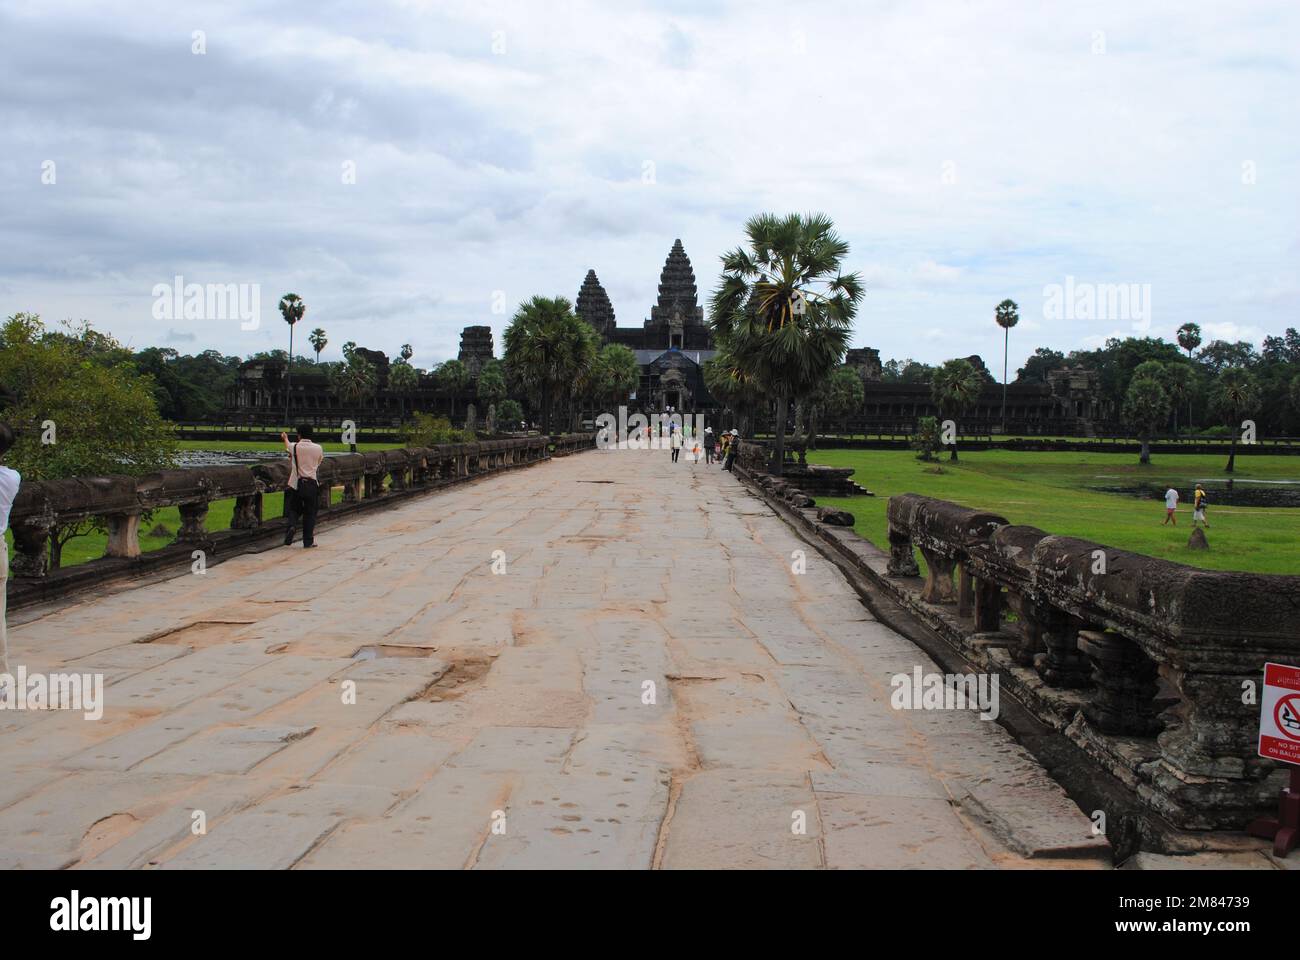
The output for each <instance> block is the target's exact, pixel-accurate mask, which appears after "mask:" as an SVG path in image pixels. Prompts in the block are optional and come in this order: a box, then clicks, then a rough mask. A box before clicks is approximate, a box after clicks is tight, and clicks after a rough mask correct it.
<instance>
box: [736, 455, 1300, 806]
mask: <svg viewBox="0 0 1300 960" xmlns="http://www.w3.org/2000/svg"><path fill="white" fill-rule="evenodd" d="M747 479H750V480H751V482H754V483H756V484H757V485H758V486H759V489H760V490H762V491H763V492H764V493H765V494H766V495H767V497H768V499H769V502H773V503H774V505H776V506H777V507H778V508H779V510H780V512H782V513H783V514H784V515H786V517H787V519H791V520H793V521H794V522H795V523H796V524H797V525H798V526H800V527H801V528H802V529H803V530H804V532H805V533H806V534H808V535H810V536H812V537H815V538H816V540H817V541H819V542H821V543H823V544H824V545H825V546H826V547H827V549H828V552H829V553H830V554H831V555H832V556H833V557H835V559H836V560H837V562H840V563H841V565H842V566H844V567H846V570H848V571H856V572H857V573H860V574H861V575H862V576H863V578H864V579H865V580H866V581H868V582H870V583H871V584H873V585H874V586H875V587H878V588H881V589H882V590H883V591H884V593H885V594H887V595H888V596H889V597H891V598H892V599H893V600H895V601H897V602H898V604H899V605H901V606H902V607H903V608H904V609H906V610H907V611H909V612H910V613H912V614H913V615H915V616H916V617H917V618H918V619H919V620H920V621H921V622H922V623H923V624H925V625H926V626H927V627H928V628H930V629H931V630H932V631H933V632H934V633H935V634H937V635H938V636H939V637H941V638H942V640H943V641H944V642H945V643H946V644H947V645H949V646H950V647H951V648H952V649H953V650H955V651H956V652H957V653H958V654H959V655H960V658H961V659H962V660H964V661H965V662H966V663H968V664H969V665H970V666H971V667H973V668H974V669H977V670H981V671H985V672H993V673H996V674H998V676H999V682H1000V685H1001V689H1002V690H1003V691H1004V692H1006V693H1010V694H1011V696H1013V697H1014V698H1015V699H1016V701H1017V702H1019V703H1020V704H1021V705H1023V706H1024V707H1025V708H1026V709H1027V710H1028V711H1029V712H1030V713H1031V714H1032V715H1033V716H1034V717H1035V718H1037V720H1038V721H1041V722H1042V723H1044V724H1046V725H1047V726H1048V727H1050V728H1051V729H1053V730H1055V731H1057V732H1058V733H1059V734H1061V735H1062V736H1064V737H1065V738H1067V739H1068V740H1069V741H1071V742H1072V743H1073V744H1074V745H1075V746H1076V747H1077V748H1078V749H1079V751H1081V753H1082V755H1083V756H1085V757H1086V759H1087V762H1090V763H1092V764H1095V765H1097V766H1098V767H1100V768H1101V769H1103V770H1105V771H1106V772H1107V773H1108V774H1110V775H1111V776H1112V777H1113V778H1115V780H1117V781H1118V782H1119V783H1120V784H1122V785H1123V786H1124V787H1126V788H1127V789H1128V791H1129V792H1130V794H1131V796H1132V797H1134V798H1136V802H1137V803H1139V804H1141V806H1142V807H1144V808H1145V809H1146V810H1147V811H1149V813H1150V814H1154V815H1155V816H1156V817H1158V818H1159V819H1160V820H1161V821H1163V822H1165V823H1168V824H1172V825H1173V826H1175V827H1177V828H1179V829H1182V830H1223V829H1227V830H1234V831H1239V830H1242V829H1244V828H1245V826H1246V825H1247V823H1249V822H1250V821H1251V820H1252V819H1253V818H1254V817H1255V816H1256V815H1259V814H1261V813H1266V812H1270V811H1272V810H1273V809H1274V808H1275V807H1276V803H1277V796H1278V792H1279V790H1280V789H1281V788H1282V786H1283V785H1284V784H1285V781H1286V772H1285V771H1284V770H1281V769H1278V767H1277V766H1276V765H1275V764H1274V763H1272V762H1271V761H1268V760H1264V759H1262V758H1260V757H1259V756H1258V755H1257V753H1256V743H1257V734H1258V727H1259V706H1258V703H1257V695H1258V692H1259V690H1260V688H1261V686H1262V679H1263V670H1264V664H1265V663H1266V662H1280V663H1290V664H1294V663H1300V629H1298V628H1300V577H1298V576H1279V575H1266V574H1252V573H1239V572H1226V571H1215V570H1202V569H1199V568H1196V567H1189V566H1185V565H1183V564H1178V563H1172V562H1170V561H1166V560H1161V559H1158V558H1155V557H1148V556H1143V555H1141V554H1135V553H1131V552H1128V551H1124V550H1117V549H1115V548H1113V547H1109V546H1106V545H1104V544H1099V543H1094V542H1092V541H1088V540H1081V539H1077V538H1073V537H1060V536H1053V535H1051V534H1049V533H1047V532H1045V531H1043V530H1039V529H1037V528H1035V527H1029V526H1021V525H1015V524H1011V523H1009V522H1008V521H1007V520H1006V518H1004V517H1001V516H999V515H997V514H994V513H990V512H987V511H982V510H974V509H970V508H968V507H963V506H960V505H958V504H955V503H949V502H947V501H942V500H936V499H932V498H929V497H922V496H919V495H916V494H905V495H903V496H897V497H892V498H890V501H889V508H888V518H889V528H888V530H889V532H888V545H887V546H888V553H885V552H883V551H882V550H880V549H878V548H877V547H876V546H875V545H873V544H871V543H870V542H868V541H866V540H864V539H863V538H862V537H860V536H858V535H857V534H856V533H854V532H853V530H852V529H851V525H852V522H853V518H852V517H851V516H849V515H847V514H844V513H842V512H838V511H828V510H825V509H818V508H817V507H816V504H815V501H814V500H813V499H812V498H810V497H808V496H807V495H806V493H805V492H803V491H801V490H799V489H798V488H797V487H795V486H794V485H793V484H792V483H791V482H789V481H782V480H775V479H774V478H771V477H767V476H764V475H762V474H759V473H755V474H753V475H752V476H749V477H747ZM917 551H919V552H920V554H921V555H922V557H923V558H924V561H925V569H924V576H922V575H921V569H920V566H919V565H918V563H917V560H916V552H917ZM1252 689H1253V690H1254V691H1255V693H1256V699H1254V700H1252V698H1251V697H1249V696H1247V695H1246V694H1247V693H1248V691H1250V690H1252Z"/></svg>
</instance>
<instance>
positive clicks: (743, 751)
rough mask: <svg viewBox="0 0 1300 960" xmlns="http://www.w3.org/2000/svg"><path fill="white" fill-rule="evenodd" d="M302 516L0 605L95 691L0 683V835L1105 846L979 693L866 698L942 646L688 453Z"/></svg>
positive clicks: (576, 848)
mask: <svg viewBox="0 0 1300 960" xmlns="http://www.w3.org/2000/svg"><path fill="white" fill-rule="evenodd" d="M318 543H319V547H318V549H316V550H312V551H305V550H302V549H297V548H290V549H279V548H277V549H273V550H268V551H266V552H263V553H260V554H250V555H246V556H240V557H237V558H234V559H231V560H229V561H227V562H224V563H220V564H217V565H212V566H209V568H208V571H207V573H206V574H205V575H202V576H199V575H193V574H190V573H189V572H186V573H184V574H182V575H178V576H176V577H174V578H173V579H170V580H166V581H162V582H156V583H152V584H147V585H134V586H130V587H127V588H122V589H115V590H112V591H110V592H108V593H107V594H106V595H103V596H99V597H95V598H87V599H84V600H80V601H73V602H69V603H67V604H65V605H62V606H61V607H59V608H58V609H56V610H54V611H51V612H48V613H45V614H44V615H42V616H40V617H39V618H38V619H34V620H31V621H30V622H28V623H25V624H22V625H20V626H17V627H16V628H14V629H12V630H11V632H10V647H11V660H12V662H13V664H14V665H15V666H16V665H17V664H20V663H21V664H25V665H26V666H27V668H28V670H29V671H38V670H39V671H53V670H76V671H79V672H92V673H102V674H103V675H104V681H105V684H106V687H105V701H106V703H105V709H104V713H103V716H102V718H101V719H99V720H86V719H83V717H82V716H81V714H79V713H78V714H73V713H69V712H16V711H5V712H3V713H0V718H2V719H0V762H2V763H3V767H4V771H5V776H4V777H3V778H0V839H2V840H3V842H2V843H0V865H3V866H7V867H29V868H30V867H38V868H66V867H73V868H75V867H113V868H179V869H185V868H249V867H263V868H282V869H289V868H300V869H307V868H318V869H319V868H340V867H392V868H428V867H446V868H534V867H572V868H583V867H588V868H611V867H612V868H642V869H644V868H652V867H653V868H701V867H703V868H709V867H724V868H726V867H735V868H805V867H806V868H827V867H829V868H864V867H868V868H869V867H917V868H931V867H941V868H988V867H1019V868H1023V867H1036V866H1061V865H1069V866H1072V867H1080V868H1096V867H1103V866H1108V865H1109V862H1110V858H1109V848H1108V846H1107V844H1106V842H1105V840H1104V839H1103V838H1098V837H1095V836H1094V835H1093V830H1092V823H1091V821H1090V820H1089V818H1088V817H1087V816H1085V815H1084V813H1083V812H1082V811H1080V810H1079V809H1078V808H1077V807H1076V806H1075V804H1074V803H1072V802H1071V801H1070V800H1069V799H1068V798H1067V797H1066V796H1065V794H1064V793H1063V792H1062V790H1061V789H1060V787H1059V786H1058V785H1057V784H1056V783H1055V782H1054V781H1052V780H1051V778H1050V777H1048V776H1047V775H1046V774H1045V773H1044V771H1043V770H1042V769H1041V767H1039V766H1038V764H1037V763H1036V762H1035V761H1034V760H1033V758H1032V757H1031V756H1030V755H1029V754H1028V753H1026V752H1025V751H1024V750H1023V749H1022V748H1020V747H1019V746H1018V745H1017V744H1016V743H1015V742H1014V741H1013V740H1012V739H1011V738H1010V737H1009V735H1008V734H1007V733H1006V732H1005V731H1004V730H1002V729H1001V728H1000V727H998V726H997V725H996V724H994V723H991V722H987V721H982V720H980V719H979V718H978V716H977V715H976V714H975V713H974V712H968V711H960V712H956V711H953V712H942V711H940V712H926V711H900V710H894V709H893V708H892V707H891V706H890V702H889V700H890V696H889V695H890V686H889V678H890V677H891V676H893V675H894V674H899V673H902V674H909V675H910V674H911V672H912V670H913V669H914V668H915V667H917V666H919V667H921V668H922V670H923V671H925V672H939V670H938V668H937V667H936V666H935V665H934V664H933V663H932V662H931V661H930V660H929V659H928V658H927V657H926V656H925V655H924V654H923V653H922V652H921V651H919V650H918V649H917V648H915V647H914V646H913V645H912V644H911V643H909V642H908V641H906V640H905V639H903V638H902V637H900V636H898V635H897V634H895V633H894V632H893V631H891V630H890V629H889V628H887V627H886V626H884V625H883V624H881V623H879V622H877V621H876V620H875V619H874V618H873V617H872V616H871V614H870V612H869V611H868V610H867V608H866V607H865V606H863V605H862V604H861V603H860V602H859V601H858V599H857V597H856V595H855V594H854V592H853V591H852V589H851V588H850V587H849V585H848V584H847V583H846V582H845V581H844V579H843V578H842V577H841V575H840V574H839V573H838V572H837V571H836V569H835V568H834V566H832V565H831V564H830V563H829V562H828V561H826V560H825V559H823V558H822V557H821V556H820V555H819V554H817V553H816V552H815V551H814V550H813V549H812V548H811V547H809V546H808V545H807V544H806V543H804V542H803V541H801V540H800V539H798V538H797V537H796V536H795V535H794V534H793V532H792V531H791V530H790V529H789V528H788V527H787V526H786V525H785V524H784V523H783V522H781V521H780V520H779V519H778V518H777V517H776V516H774V515H773V514H772V513H771V512H770V511H769V510H768V509H767V508H766V507H765V506H764V505H763V504H762V503H761V502H759V501H758V500H756V499H755V498H754V497H752V496H751V495H750V494H749V493H748V492H747V491H746V490H745V489H744V488H743V487H742V486H741V485H740V484H739V483H738V482H737V481H736V479H735V478H734V477H733V476H731V475H730V474H726V473H723V472H722V471H720V470H719V469H717V468H716V467H707V466H705V465H704V464H700V465H698V466H695V465H692V464H690V463H689V462H686V461H683V462H682V463H679V464H675V465H674V464H673V463H671V461H670V458H669V455H668V453H667V452H666V451H664V452H660V451H610V452H595V453H586V454H582V455H579V456H572V457H567V458H564V459H559V460H556V461H553V462H550V463H546V464H542V465H539V466H537V467H534V468H530V469H527V470H521V471H517V472H513V473H510V474H506V475H502V476H499V477H492V478H487V479H485V480H483V481H481V482H478V483H475V484H471V485H467V486H465V487H461V488H457V489H455V490H452V491H448V492H446V493H439V494H433V495H430V496H427V497H423V498H419V499H417V500H414V501H411V502H408V503H406V504H403V505H401V506H398V507H395V508H394V509H391V510H388V511H384V512H380V513H376V514H374V515H371V516H361V517H357V518H354V519H352V520H350V521H346V522H342V523H339V524H338V525H335V524H327V525H326V526H325V527H324V528H323V529H322V530H321V531H320V533H319V535H318ZM497 551H500V553H497ZM795 551H803V553H804V556H805V558H806V571H805V572H803V573H798V574H797V573H795V572H794V570H793V567H792V563H793V557H794V553H795ZM501 557H504V562H505V567H504V573H494V570H493V560H494V558H497V559H499V558H501ZM498 569H500V567H499V566H498Z"/></svg>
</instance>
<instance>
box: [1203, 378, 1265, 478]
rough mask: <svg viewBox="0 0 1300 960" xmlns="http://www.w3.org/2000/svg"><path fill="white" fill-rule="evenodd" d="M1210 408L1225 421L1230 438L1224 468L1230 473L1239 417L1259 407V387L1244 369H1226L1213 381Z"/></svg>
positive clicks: (1238, 427) (1235, 447)
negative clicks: (1230, 442) (1229, 446)
mask: <svg viewBox="0 0 1300 960" xmlns="http://www.w3.org/2000/svg"><path fill="white" fill-rule="evenodd" d="M1210 406H1211V407H1212V408H1213V409H1215V410H1217V411H1218V413H1219V415H1220V416H1221V417H1223V418H1224V419H1225V420H1226V421H1227V424H1228V432H1229V434H1230V435H1231V436H1232V447H1231V449H1230V450H1229V452H1228V465H1227V466H1226V467H1224V471H1225V472H1226V473H1232V472H1233V468H1234V467H1235V466H1236V464H1237V431H1238V430H1240V429H1241V417H1242V415H1243V414H1246V413H1249V412H1250V411H1252V410H1254V409H1255V408H1256V407H1257V406H1259V385H1258V384H1257V383H1256V382H1255V378H1254V377H1253V376H1251V374H1250V371H1249V370H1247V369H1246V368H1245V367H1226V368H1224V370H1223V372H1222V373H1220V374H1219V376H1218V378H1217V379H1216V380H1215V381H1214V388H1213V390H1212V391H1211V392H1210Z"/></svg>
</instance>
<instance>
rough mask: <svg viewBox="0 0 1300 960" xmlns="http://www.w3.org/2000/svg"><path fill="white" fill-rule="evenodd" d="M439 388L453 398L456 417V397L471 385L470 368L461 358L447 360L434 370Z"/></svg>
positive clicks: (452, 403) (452, 414)
mask: <svg viewBox="0 0 1300 960" xmlns="http://www.w3.org/2000/svg"><path fill="white" fill-rule="evenodd" d="M433 378H434V381H435V382H436V383H437V384H438V389H439V390H441V391H442V392H443V393H445V394H447V396H449V397H450V398H451V416H452V419H455V417H456V397H457V396H458V395H459V394H461V393H463V392H464V390H465V387H467V386H468V385H469V370H468V369H467V368H466V366H465V364H463V363H461V362H460V361H459V360H447V361H444V362H443V363H441V364H439V365H438V369H437V370H435V371H434V372H433Z"/></svg>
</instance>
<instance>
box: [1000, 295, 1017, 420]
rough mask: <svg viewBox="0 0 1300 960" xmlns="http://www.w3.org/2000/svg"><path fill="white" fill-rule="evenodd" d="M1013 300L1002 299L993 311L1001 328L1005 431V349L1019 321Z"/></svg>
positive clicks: (1009, 343) (1009, 344) (1008, 345)
mask: <svg viewBox="0 0 1300 960" xmlns="http://www.w3.org/2000/svg"><path fill="white" fill-rule="evenodd" d="M1018 309H1019V308H1018V307H1017V306H1016V302H1015V301H1014V300H1003V301H1002V302H1001V303H999V304H998V306H997V309H996V310H995V311H993V319H994V320H996V321H997V322H998V326H999V327H1001V328H1002V432H1003V433H1006V432H1007V349H1008V348H1009V347H1010V346H1011V328H1012V327H1014V326H1015V325H1016V324H1017V323H1019V322H1020V314H1019V312H1017V311H1018Z"/></svg>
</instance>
